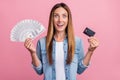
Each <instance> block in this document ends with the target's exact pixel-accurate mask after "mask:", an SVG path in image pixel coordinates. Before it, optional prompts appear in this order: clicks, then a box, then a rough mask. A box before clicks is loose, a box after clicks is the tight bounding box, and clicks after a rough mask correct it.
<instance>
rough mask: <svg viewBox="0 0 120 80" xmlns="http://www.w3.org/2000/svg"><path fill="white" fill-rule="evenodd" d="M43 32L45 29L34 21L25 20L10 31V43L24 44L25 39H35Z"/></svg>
mask: <svg viewBox="0 0 120 80" xmlns="http://www.w3.org/2000/svg"><path fill="white" fill-rule="evenodd" d="M44 31H45V27H44V26H43V25H42V24H41V23H39V22H38V21H36V20H32V19H25V20H22V21H20V22H18V23H17V24H16V25H15V26H14V27H13V29H12V30H11V34H10V39H11V41H16V42H24V41H25V39H26V38H31V39H35V38H36V37H37V36H38V35H40V34H41V33H42V32H44Z"/></svg>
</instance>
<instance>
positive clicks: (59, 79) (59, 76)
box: [55, 42, 65, 80]
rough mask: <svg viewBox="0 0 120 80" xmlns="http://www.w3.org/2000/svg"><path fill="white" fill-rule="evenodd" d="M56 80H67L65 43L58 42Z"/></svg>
mask: <svg viewBox="0 0 120 80" xmlns="http://www.w3.org/2000/svg"><path fill="white" fill-rule="evenodd" d="M55 60H56V64H55V69H56V80H65V69H64V50H63V42H56V56H55Z"/></svg>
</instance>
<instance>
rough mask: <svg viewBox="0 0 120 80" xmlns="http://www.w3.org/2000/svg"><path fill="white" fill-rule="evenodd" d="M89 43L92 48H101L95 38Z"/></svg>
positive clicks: (90, 39) (91, 38)
mask: <svg viewBox="0 0 120 80" xmlns="http://www.w3.org/2000/svg"><path fill="white" fill-rule="evenodd" d="M88 42H89V43H90V45H91V46H92V47H98V46H99V41H98V40H97V39H96V38H95V37H90V38H89V40H88Z"/></svg>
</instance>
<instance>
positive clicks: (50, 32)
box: [46, 3, 75, 64]
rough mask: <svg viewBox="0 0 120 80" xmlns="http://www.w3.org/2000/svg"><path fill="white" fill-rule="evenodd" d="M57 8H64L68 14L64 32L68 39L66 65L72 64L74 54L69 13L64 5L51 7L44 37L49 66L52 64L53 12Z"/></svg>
mask: <svg viewBox="0 0 120 80" xmlns="http://www.w3.org/2000/svg"><path fill="white" fill-rule="evenodd" d="M59 7H62V8H64V9H65V10H66V11H67V12H68V25H67V27H66V30H65V31H66V34H67V36H68V37H67V38H68V54H67V61H66V63H67V64H70V63H71V62H72V59H73V56H74V52H75V39H74V30H73V24H72V15H71V11H70V9H69V7H68V6H67V5H66V4H65V3H58V4H56V5H55V6H53V8H52V10H51V12H50V16H49V24H48V32H47V36H46V50H47V57H48V61H49V64H52V63H53V61H52V50H53V49H52V48H53V47H52V43H53V37H54V34H55V28H54V24H53V14H54V11H55V10H56V9H57V8H59Z"/></svg>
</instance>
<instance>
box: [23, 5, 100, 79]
mask: <svg viewBox="0 0 120 80" xmlns="http://www.w3.org/2000/svg"><path fill="white" fill-rule="evenodd" d="M88 42H89V44H90V46H89V48H88V51H87V53H86V55H85V56H84V51H83V45H82V40H81V39H80V38H78V37H75V36H74V32H73V25H72V15H71V12H70V9H69V7H68V6H67V5H66V4H65V3H58V4H56V5H55V6H54V7H53V8H52V10H51V13H50V17H49V25H48V32H47V36H46V37H44V38H42V39H40V40H38V43H37V48H35V47H34V45H33V43H32V40H31V39H26V41H25V43H24V46H25V47H26V48H27V49H28V50H29V51H30V54H31V58H32V64H33V68H34V70H35V71H36V72H37V73H38V74H44V80H76V75H77V73H78V74H81V73H83V72H84V71H85V69H86V68H87V67H88V65H89V62H90V59H91V56H92V54H93V51H94V50H95V49H96V47H97V46H98V45H99V43H98V41H97V40H96V39H95V38H94V37H90V38H89V39H88Z"/></svg>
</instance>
